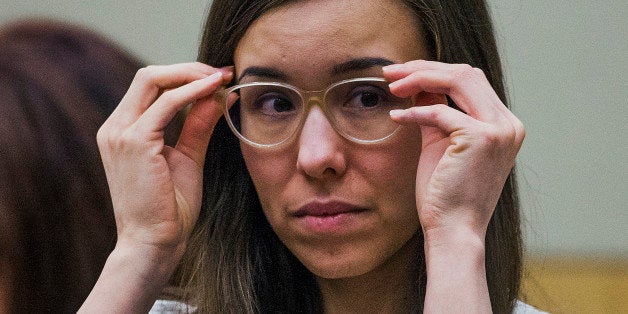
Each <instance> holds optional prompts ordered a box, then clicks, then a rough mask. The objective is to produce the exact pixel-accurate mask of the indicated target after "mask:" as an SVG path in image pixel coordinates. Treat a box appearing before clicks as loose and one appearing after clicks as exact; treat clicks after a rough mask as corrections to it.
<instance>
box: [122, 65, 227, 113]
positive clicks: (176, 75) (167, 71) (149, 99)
mask: <svg viewBox="0 0 628 314" xmlns="http://www.w3.org/2000/svg"><path fill="white" fill-rule="evenodd" d="M216 72H222V73H223V74H224V79H225V81H229V80H230V79H231V77H232V75H233V74H232V68H231V67H225V68H221V69H216V68H213V67H211V66H209V65H206V64H203V63H199V62H195V63H183V64H174V65H165V66H148V67H146V68H143V69H140V70H139V71H138V72H137V74H136V75H135V78H134V79H133V82H132V83H131V86H130V87H129V90H128V92H127V93H126V94H125V95H124V97H123V98H122V101H121V102H120V105H119V106H118V107H117V108H116V110H115V111H114V115H115V116H117V119H119V120H124V121H126V122H127V124H130V123H133V122H134V121H135V120H136V119H137V118H138V117H139V116H140V115H141V114H142V113H143V112H144V111H145V110H146V108H148V107H149V106H150V105H151V104H152V103H153V102H154V101H155V99H157V97H158V96H159V94H160V93H161V92H163V90H164V89H170V88H176V87H179V86H182V85H185V84H187V83H190V82H193V81H196V80H199V79H202V78H205V77H207V76H209V75H212V74H214V73H216Z"/></svg>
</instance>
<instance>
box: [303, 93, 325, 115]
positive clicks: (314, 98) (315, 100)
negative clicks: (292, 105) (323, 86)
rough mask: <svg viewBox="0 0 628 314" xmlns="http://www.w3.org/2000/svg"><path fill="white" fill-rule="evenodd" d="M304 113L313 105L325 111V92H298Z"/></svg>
mask: <svg viewBox="0 0 628 314" xmlns="http://www.w3.org/2000/svg"><path fill="white" fill-rule="evenodd" d="M300 93H301V98H302V101H303V107H304V109H305V112H308V111H310V108H312V107H313V106H315V105H318V106H319V107H320V108H321V109H323V111H325V108H324V107H325V106H326V104H325V91H300Z"/></svg>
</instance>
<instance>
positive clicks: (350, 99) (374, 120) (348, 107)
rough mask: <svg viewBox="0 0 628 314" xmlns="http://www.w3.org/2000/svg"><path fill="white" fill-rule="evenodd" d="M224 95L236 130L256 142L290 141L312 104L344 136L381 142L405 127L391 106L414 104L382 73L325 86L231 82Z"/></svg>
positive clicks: (262, 144) (228, 116)
mask: <svg viewBox="0 0 628 314" xmlns="http://www.w3.org/2000/svg"><path fill="white" fill-rule="evenodd" d="M218 95H219V97H220V99H221V101H222V103H223V105H224V107H223V109H224V113H225V118H226V120H227V123H228V124H229V127H230V128H231V130H232V131H233V132H234V133H235V135H236V136H237V137H238V138H240V140H242V141H244V142H245V143H248V144H250V145H252V146H256V147H274V146H278V145H281V144H283V143H286V142H289V141H290V140H291V139H293V138H294V137H295V136H297V134H299V133H300V130H301V128H302V127H303V124H304V123H305V120H306V117H307V114H308V112H309V110H310V108H312V106H319V107H320V108H321V110H322V111H323V113H324V114H325V116H326V117H327V119H328V120H329V122H330V124H331V126H332V127H333V128H334V130H336V132H338V133H339V134H340V135H341V136H343V137H344V138H346V139H348V140H350V141H353V142H355V143H360V144H374V143H379V142H382V141H384V140H386V139H388V138H390V137H391V136H393V135H394V134H395V133H396V132H397V131H398V130H399V128H400V126H399V125H398V124H397V123H395V122H393V121H392V120H391V119H390V116H389V112H390V110H393V109H405V108H408V107H410V106H411V104H412V102H411V100H410V99H407V98H406V99H404V98H398V97H396V96H394V95H393V94H391V93H390V90H389V89H388V82H386V80H385V79H383V78H379V77H365V78H354V79H349V80H343V81H340V82H337V83H334V84H331V85H330V86H329V87H327V88H326V89H324V90H320V91H305V90H301V89H299V88H297V87H295V86H292V85H289V84H285V83H278V82H253V83H246V84H241V85H236V86H233V87H230V88H227V89H225V90H222V91H221V92H220V93H219V94H218ZM231 103H233V105H232V106H231V107H229V104H231Z"/></svg>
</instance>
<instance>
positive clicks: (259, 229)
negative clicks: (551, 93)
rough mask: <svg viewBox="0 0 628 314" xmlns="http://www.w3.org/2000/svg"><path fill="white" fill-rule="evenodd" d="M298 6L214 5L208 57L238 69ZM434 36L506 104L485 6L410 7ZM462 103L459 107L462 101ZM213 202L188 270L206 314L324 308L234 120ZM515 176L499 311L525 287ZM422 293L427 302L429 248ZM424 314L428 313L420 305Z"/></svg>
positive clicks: (505, 226) (497, 256) (215, 165)
mask: <svg viewBox="0 0 628 314" xmlns="http://www.w3.org/2000/svg"><path fill="white" fill-rule="evenodd" d="M289 2H293V1H290V0H265V1H258V0H255V1H252V0H241V1H231V0H229V1H219V0H216V1H213V3H212V7H211V10H210V13H209V16H208V19H207V22H206V24H205V29H204V34H203V40H202V43H201V46H200V50H199V61H201V62H203V63H207V64H210V65H212V66H216V67H221V66H227V65H232V64H233V63H234V62H233V53H234V50H235V47H236V45H237V44H238V42H239V40H240V38H242V36H243V35H244V33H245V32H246V30H247V28H248V27H249V26H250V25H251V24H252V23H253V21H255V19H257V18H258V17H259V16H261V15H262V14H263V13H264V12H267V11H268V10H270V9H272V8H275V7H277V6H281V5H283V4H286V3H289ZM404 3H406V5H407V6H408V7H409V8H411V9H412V10H413V11H414V12H415V13H416V15H417V17H418V20H420V21H421V22H422V23H423V25H420V26H419V25H417V27H422V29H424V30H427V32H426V33H427V34H426V38H425V41H426V43H427V44H428V47H429V48H430V49H431V50H432V54H433V58H434V59H436V60H438V61H441V62H446V63H466V64H470V65H472V66H474V67H478V68H481V69H483V70H484V72H485V73H486V75H487V77H488V79H489V81H490V82H491V85H492V86H493V88H494V89H495V91H496V92H497V94H498V95H499V96H500V98H501V99H502V101H503V102H504V103H506V95H505V90H504V84H503V81H502V72H501V65H500V59H499V54H498V51H497V47H496V44H495V39H494V35H493V29H492V24H491V19H490V15H489V13H488V10H487V7H486V4H485V3H484V2H483V1H471V0H457V1H441V0H416V1H404ZM451 105H452V106H455V104H454V103H453V102H452V103H451ZM204 171H205V174H204V175H205V177H204V185H205V188H204V202H203V208H202V211H201V215H200V218H199V221H198V223H197V226H196V229H195V231H194V232H193V234H192V238H191V240H190V245H189V248H188V251H187V252H186V256H185V257H184V262H183V264H182V270H183V271H182V272H181V277H180V278H179V279H180V280H182V282H183V285H184V286H185V287H186V291H187V298H188V302H192V303H194V304H195V305H197V306H198V308H199V310H200V312H220V313H222V312H249V313H252V312H264V313H265V312H312V313H315V312H322V309H323V308H322V300H321V296H320V291H319V288H318V286H317V284H316V281H315V279H314V276H313V275H312V274H311V273H310V272H309V271H308V270H307V269H305V267H304V266H303V265H302V264H301V263H300V262H299V261H298V260H297V259H296V258H295V257H294V256H293V255H292V253H290V251H288V250H287V249H286V247H285V246H284V245H283V244H282V243H281V241H280V240H279V239H278V238H277V236H276V235H275V234H274V233H273V231H272V229H271V227H270V226H269V223H268V221H267V220H266V218H265V216H264V214H263V213H262V209H261V206H260V204H259V201H258V199H257V195H256V193H255V189H254V187H253V183H252V182H251V179H250V177H249V174H248V173H247V171H246V167H245V165H244V160H243V157H242V154H241V152H240V148H239V143H238V140H237V138H236V137H235V136H234V135H233V134H232V133H231V131H230V130H229V129H228V127H227V124H226V123H225V121H224V119H221V120H220V122H219V123H218V125H217V126H216V128H215V130H214V133H213V135H212V139H211V142H210V145H209V148H208V152H207V158H206V166H205V170H204ZM516 191H517V188H516V186H515V177H514V170H513V172H512V173H511V174H510V176H509V178H508V180H507V181H506V183H505V185H504V189H503V191H502V194H501V197H500V199H499V202H498V204H497V207H496V209H495V213H494V214H493V217H492V219H491V221H490V223H489V226H488V230H487V234H486V255H485V256H486V257H485V258H486V271H487V280H488V286H489V292H490V298H491V304H492V308H493V311H494V312H496V313H510V312H512V309H513V306H514V302H515V300H516V297H517V295H518V291H519V280H520V272H521V235H520V223H519V205H518V204H519V202H518V198H517V192H516ZM417 263H419V264H420V265H422V268H421V269H422V270H423V271H422V272H423V273H422V274H421V273H420V274H417V278H419V280H420V284H419V291H418V292H419V295H421V296H422V297H424V295H425V286H426V276H425V275H424V272H425V259H424V252H422V251H421V252H420V254H419V260H418V261H417ZM419 311H422V309H419Z"/></svg>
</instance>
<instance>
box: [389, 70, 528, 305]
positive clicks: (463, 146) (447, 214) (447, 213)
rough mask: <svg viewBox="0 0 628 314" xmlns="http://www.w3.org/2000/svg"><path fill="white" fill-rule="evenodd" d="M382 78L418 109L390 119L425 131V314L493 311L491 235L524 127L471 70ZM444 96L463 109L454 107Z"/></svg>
mask: <svg viewBox="0 0 628 314" xmlns="http://www.w3.org/2000/svg"><path fill="white" fill-rule="evenodd" d="M384 76H385V77H386V78H387V79H388V80H390V81H391V82H393V83H391V84H390V90H391V92H392V93H393V94H395V95H397V96H399V97H412V98H413V100H414V104H415V106H414V107H412V108H409V109H405V110H399V111H397V110H394V111H392V112H391V117H392V119H393V120H395V121H397V122H398V123H401V124H407V125H417V124H418V125H419V126H420V127H421V137H422V145H421V146H422V147H421V149H422V150H421V157H420V158H419V164H418V169H417V179H416V189H417V190H416V201H417V209H418V213H419V220H420V222H421V227H422V228H423V236H424V249H425V262H426V267H427V287H426V294H425V303H424V312H425V313H432V312H435V313H442V312H446V313H488V312H491V311H492V309H491V302H490V296H489V291H488V283H487V281H486V267H485V263H484V259H485V244H484V242H485V237H486V229H487V228H488V223H489V221H490V219H491V216H492V215H493V211H494V210H495V206H496V205H497V201H498V199H499V196H500V194H501V191H502V189H503V186H504V183H505V181H506V179H507V178H508V174H509V173H510V170H511V169H512V167H513V166H514V164H515V157H516V156H517V152H518V151H519V148H520V147H521V144H522V142H523V138H524V134H525V131H524V128H523V125H522V124H521V122H520V121H519V119H517V118H516V117H515V116H514V115H513V114H512V113H511V112H510V111H509V110H508V109H507V108H506V106H504V104H503V103H502V102H501V100H500V99H499V97H498V96H497V94H496V93H495V91H494V90H493V88H492V87H491V85H490V83H489V82H488V80H487V79H486V76H485V75H484V73H483V72H482V71H481V70H479V69H476V68H472V67H471V66H469V65H460V64H445V63H440V62H433V61H411V62H408V63H405V64H399V65H392V66H389V67H385V68H384ZM445 95H448V96H449V97H451V99H452V100H453V101H454V102H455V103H456V104H457V105H458V107H459V108H460V109H461V110H462V111H458V110H456V109H454V108H451V107H448V106H447V105H446V104H447V99H446V97H445ZM438 98H440V99H439V101H438V102H440V103H441V104H434V103H435V102H434V99H438ZM426 100H427V101H426Z"/></svg>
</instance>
